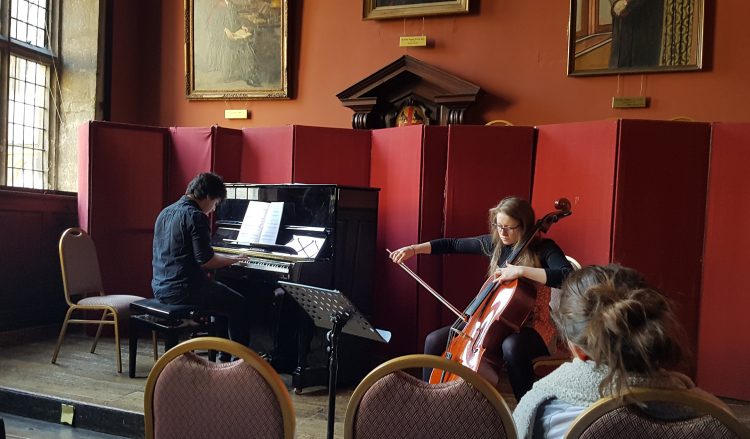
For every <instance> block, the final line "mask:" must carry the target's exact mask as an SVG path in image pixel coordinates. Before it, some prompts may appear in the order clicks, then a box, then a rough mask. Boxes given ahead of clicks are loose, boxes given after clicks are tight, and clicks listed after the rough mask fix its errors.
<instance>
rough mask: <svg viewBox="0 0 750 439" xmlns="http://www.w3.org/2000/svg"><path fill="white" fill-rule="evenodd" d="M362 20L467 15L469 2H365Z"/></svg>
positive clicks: (383, 0)
mask: <svg viewBox="0 0 750 439" xmlns="http://www.w3.org/2000/svg"><path fill="white" fill-rule="evenodd" d="M363 1H364V3H363V14H362V18H364V19H365V20H381V19H388V18H402V17H424V16H426V15H441V14H466V13H468V12H469V0H363Z"/></svg>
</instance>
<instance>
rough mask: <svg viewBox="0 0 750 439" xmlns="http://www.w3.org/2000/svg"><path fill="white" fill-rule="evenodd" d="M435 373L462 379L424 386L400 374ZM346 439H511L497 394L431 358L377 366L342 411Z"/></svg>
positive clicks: (512, 432)
mask: <svg viewBox="0 0 750 439" xmlns="http://www.w3.org/2000/svg"><path fill="white" fill-rule="evenodd" d="M425 367H427V368H434V369H439V370H445V371H448V372H452V373H455V374H457V375H458V376H460V377H461V378H462V379H459V380H455V381H450V382H446V383H440V384H429V383H425V382H424V381H422V380H420V379H418V378H415V377H414V376H412V375H410V374H408V373H406V372H404V370H405V369H417V370H418V371H421V370H422V368H425ZM344 437H345V438H351V439H353V438H358V439H363V438H384V437H429V438H433V439H440V438H446V439H447V438H451V439H455V438H456V437H471V438H509V439H513V438H515V437H516V429H515V426H514V424H513V418H512V417H511V414H510V410H509V409H508V406H507V404H506V403H505V401H504V400H503V398H502V396H500V393H498V391H497V389H495V388H494V387H493V386H492V385H491V384H490V383H489V382H487V381H486V380H485V379H484V378H482V377H481V376H479V374H478V373H476V372H474V371H472V370H471V369H469V368H467V367H465V366H462V365H460V364H458V363H456V362H453V361H450V360H447V359H445V358H442V357H437V356H434V355H424V354H419V355H407V356H404V357H399V358H395V359H393V360H390V361H388V362H385V363H383V364H382V365H380V366H378V367H377V368H376V369H375V370H373V371H372V372H370V374H368V375H367V376H366V377H365V378H364V380H362V382H361V383H360V384H359V385H358V386H357V388H356V389H355V391H354V393H353V394H352V397H351V399H350V400H349V404H348V406H347V408H346V418H345V420H344Z"/></svg>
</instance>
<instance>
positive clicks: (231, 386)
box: [153, 353, 284, 439]
mask: <svg viewBox="0 0 750 439" xmlns="http://www.w3.org/2000/svg"><path fill="white" fill-rule="evenodd" d="M153 417H154V433H155V437H158V438H160V439H168V438H180V439H182V438H187V437H195V438H241V437H254V438H255V437H257V438H275V437H278V438H280V437H283V433H284V424H283V418H282V414H281V407H280V405H279V403H278V401H277V400H276V395H275V394H274V393H273V390H272V389H271V387H270V386H269V385H268V384H267V383H266V381H265V379H263V377H262V376H261V375H260V373H258V372H257V371H256V370H255V369H253V368H252V367H251V366H250V365H249V364H247V363H245V362H244V361H243V360H238V361H234V362H231V363H223V364H219V363H211V362H209V361H207V360H206V359H204V358H200V357H198V356H197V355H195V354H193V353H187V354H184V355H181V356H180V357H177V358H176V359H174V360H173V361H172V362H171V363H170V364H168V365H167V366H166V367H165V368H164V370H162V372H161V374H160V375H159V378H158V380H157V382H156V386H155V387H154V404H153Z"/></svg>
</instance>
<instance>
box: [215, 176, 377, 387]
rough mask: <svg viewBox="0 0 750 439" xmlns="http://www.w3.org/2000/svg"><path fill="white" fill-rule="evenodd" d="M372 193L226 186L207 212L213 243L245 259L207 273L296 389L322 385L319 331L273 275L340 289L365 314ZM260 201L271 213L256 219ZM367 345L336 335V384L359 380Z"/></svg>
mask: <svg viewBox="0 0 750 439" xmlns="http://www.w3.org/2000/svg"><path fill="white" fill-rule="evenodd" d="M378 191H379V190H378V189H376V188H357V187H346V186H338V185H329V184H316V185H309V184H280V185H278V184H277V185H263V184H243V183H232V184H227V199H226V200H225V201H224V202H223V203H221V204H220V205H219V206H218V208H217V210H216V213H215V229H216V230H215V233H214V235H213V239H212V246H213V247H214V250H215V251H217V252H224V253H236V254H242V255H245V256H247V257H248V262H247V263H244V264H235V265H232V266H230V267H226V268H223V269H220V270H217V271H216V279H217V280H218V281H220V282H223V283H226V284H227V285H229V286H231V287H232V288H234V289H236V290H237V291H240V292H241V293H243V294H244V295H245V296H246V297H248V298H249V299H250V300H251V302H252V303H253V304H254V307H255V311H256V312H255V315H254V316H253V317H254V320H255V323H254V324H253V330H252V333H251V348H253V349H255V350H256V351H259V352H261V353H263V354H265V355H267V356H269V357H270V358H271V363H272V364H273V366H274V367H275V368H277V370H279V371H280V372H288V373H291V374H292V385H293V386H294V388H295V389H296V390H297V391H300V390H301V389H303V388H305V387H309V386H314V385H326V384H327V380H328V375H327V361H328V357H327V354H326V352H325V347H326V346H325V345H326V343H325V334H324V333H323V331H322V330H321V329H319V328H316V327H315V326H314V325H313V323H312V321H311V320H310V318H309V317H308V316H307V315H306V314H305V313H304V311H303V310H302V309H301V308H300V307H299V306H298V305H297V304H296V303H295V302H294V300H293V299H291V298H285V297H284V294H283V290H281V289H280V288H278V283H277V282H278V281H279V280H285V281H290V282H298V283H303V284H307V285H313V286H318V287H322V288H328V289H336V290H339V291H341V292H342V293H343V294H344V295H346V296H347V297H348V298H349V300H351V301H352V302H353V303H354V304H355V306H356V307H357V309H359V310H360V312H362V313H363V314H364V315H365V316H368V315H371V314H372V293H373V272H374V258H375V240H376V233H377V216H378V215H377V207H378ZM271 205H273V207H271ZM264 208H267V209H274V210H276V211H277V212H278V213H280V215H277V218H271V219H268V218H259V217H258V216H257V215H261V216H262V215H263V209H264ZM251 211H252V212H251ZM250 214H252V215H250ZM256 214H257V215H256ZM263 221H265V222H266V224H261V225H259V223H262V222H263ZM256 229H261V230H260V232H258V231H257V230H256ZM265 232H267V233H265ZM256 240H261V241H263V242H254V241H256ZM370 343H371V342H369V341H366V340H362V339H354V338H353V337H352V338H350V337H348V336H342V338H341V344H340V349H341V357H340V358H341V360H340V366H339V380H340V381H341V382H342V383H344V382H352V381H354V380H357V379H359V378H361V377H362V376H364V374H365V373H367V372H368V371H369V370H370V369H371V367H372V366H374V364H371V359H370V358H369V356H368V355H367V352H368V351H371V350H372V349H371V346H370V345H369V344H370Z"/></svg>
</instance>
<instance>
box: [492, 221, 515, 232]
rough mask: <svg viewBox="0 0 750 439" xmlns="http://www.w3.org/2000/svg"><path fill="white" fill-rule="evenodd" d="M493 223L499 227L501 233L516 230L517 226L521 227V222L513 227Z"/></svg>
mask: <svg viewBox="0 0 750 439" xmlns="http://www.w3.org/2000/svg"><path fill="white" fill-rule="evenodd" d="M492 225H493V226H495V227H497V231H498V232H499V233H501V232H505V233H510V232H512V231H514V230H516V229H517V228H519V227H521V225H520V224H519V225H517V226H513V227H510V226H503V225H502V224H497V223H492Z"/></svg>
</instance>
